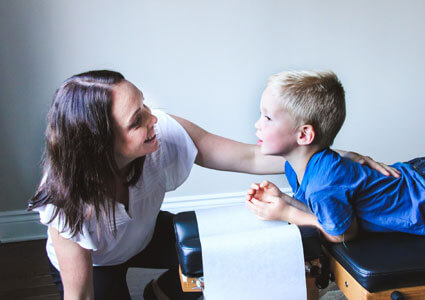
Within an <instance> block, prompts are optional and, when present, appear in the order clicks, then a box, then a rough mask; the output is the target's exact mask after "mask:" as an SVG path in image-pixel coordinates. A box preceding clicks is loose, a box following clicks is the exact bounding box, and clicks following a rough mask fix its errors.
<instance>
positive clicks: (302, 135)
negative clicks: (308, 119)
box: [297, 125, 316, 145]
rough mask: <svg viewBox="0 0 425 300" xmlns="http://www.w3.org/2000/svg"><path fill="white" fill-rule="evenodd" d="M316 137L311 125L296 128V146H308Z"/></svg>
mask: <svg viewBox="0 0 425 300" xmlns="http://www.w3.org/2000/svg"><path fill="white" fill-rule="evenodd" d="M315 137H316V132H315V131H314V128H313V125H302V126H300V127H299V128H298V137H297V143H298V145H310V144H312V143H313V141H314V138H315Z"/></svg>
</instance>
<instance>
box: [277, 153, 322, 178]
mask: <svg viewBox="0 0 425 300" xmlns="http://www.w3.org/2000/svg"><path fill="white" fill-rule="evenodd" d="M321 150H323V147H320V146H318V145H309V146H299V147H297V148H296V149H294V150H293V151H292V152H291V153H290V154H288V155H285V156H284V158H285V159H286V160H287V161H288V162H289V164H290V165H291V167H292V169H294V171H295V174H297V180H298V184H301V182H302V181H303V178H304V173H305V170H306V169H307V165H308V162H309V161H310V159H311V157H312V156H313V155H314V154H315V153H317V152H319V151H321Z"/></svg>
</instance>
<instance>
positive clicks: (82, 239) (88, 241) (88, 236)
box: [34, 204, 99, 251]
mask: <svg viewBox="0 0 425 300" xmlns="http://www.w3.org/2000/svg"><path fill="white" fill-rule="evenodd" d="M54 210H55V206H54V205H53V204H47V205H44V206H42V207H37V208H35V209H34V211H38V213H39V214H40V222H41V223H42V224H44V225H46V226H51V227H53V228H55V229H56V230H57V231H58V232H59V234H60V235H61V236H62V237H64V238H66V239H68V240H71V241H74V242H76V243H77V244H79V245H80V246H81V247H83V248H85V249H88V250H92V251H96V250H97V249H98V244H99V243H98V240H97V238H96V233H95V230H93V228H92V227H93V226H91V225H92V224H91V222H90V220H85V221H84V223H83V227H82V231H81V232H80V233H77V234H76V235H74V236H72V234H71V231H70V230H69V228H68V227H67V226H65V222H64V221H65V219H64V217H63V215H62V214H57V216H56V217H55V218H54V219H53V220H52V221H51V222H50V223H49V221H50V219H51V217H52V216H53V214H54Z"/></svg>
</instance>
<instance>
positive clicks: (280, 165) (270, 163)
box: [171, 115, 285, 174]
mask: <svg viewBox="0 0 425 300" xmlns="http://www.w3.org/2000/svg"><path fill="white" fill-rule="evenodd" d="M171 116H172V117H173V118H174V119H176V120H177V121H178V122H179V123H180V125H182V126H183V128H184V129H185V130H186V131H187V133H188V134H189V136H190V137H191V139H192V141H193V142H194V144H195V146H196V148H197V149H198V155H197V157H196V161H195V162H196V164H198V165H200V166H202V167H206V168H210V169H216V170H222V171H233V172H243V173H251V174H282V173H284V171H285V159H283V158H282V157H279V156H271V155H263V154H262V153H261V152H260V147H259V146H257V145H250V144H244V143H240V142H236V141H234V140H231V139H227V138H224V137H221V136H218V135H215V134H212V133H209V132H207V131H206V130H204V129H202V128H201V127H199V126H197V125H195V124H193V123H192V122H190V121H188V120H185V119H183V118H180V117H177V116H173V115H171Z"/></svg>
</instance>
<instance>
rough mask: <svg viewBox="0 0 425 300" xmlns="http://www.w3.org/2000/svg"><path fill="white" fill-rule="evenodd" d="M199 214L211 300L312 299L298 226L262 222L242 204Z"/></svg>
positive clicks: (200, 233)
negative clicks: (307, 286) (307, 283)
mask: <svg viewBox="0 0 425 300" xmlns="http://www.w3.org/2000/svg"><path fill="white" fill-rule="evenodd" d="M195 213H196V218H197V221H198V228H199V237H200V241H201V247H202V263H203V271H204V283H205V290H204V297H205V299H207V300H223V299H226V300H227V299H232V300H233V299H243V300H245V299H246V300H248V299H255V300H258V299H267V300H270V299H288V300H291V299H294V300H300V299H306V297H307V295H306V282H305V267H304V255H303V249H302V241H301V236H300V232H299V229H298V227H297V226H295V225H288V223H286V222H281V221H262V220H259V219H258V218H257V217H256V216H254V215H253V214H252V213H251V212H250V211H249V210H248V209H247V208H246V207H245V205H240V204H238V205H234V206H226V207H218V208H209V209H200V210H196V211H195Z"/></svg>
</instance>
